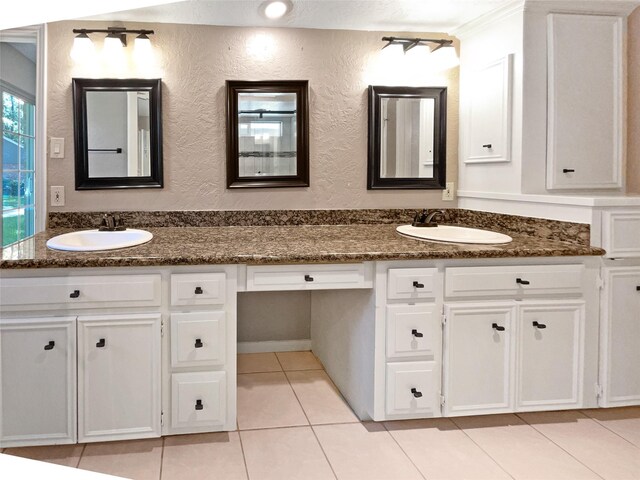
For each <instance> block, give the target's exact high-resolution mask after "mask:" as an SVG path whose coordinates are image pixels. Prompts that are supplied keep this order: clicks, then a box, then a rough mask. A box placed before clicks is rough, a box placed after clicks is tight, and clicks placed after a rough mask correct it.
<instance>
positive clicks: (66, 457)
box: [3, 444, 84, 467]
mask: <svg viewBox="0 0 640 480" xmlns="http://www.w3.org/2000/svg"><path fill="white" fill-rule="evenodd" d="M83 448H84V445H77V444H76V445H48V446H42V447H19V448H5V449H4V452H3V453H6V454H7V455H15V456H17V457H23V458H30V459H31V460H40V461H42V462H48V463H56V464H58V465H64V466H66V467H77V466H78V462H79V461H80V456H81V455H82V449H83Z"/></svg>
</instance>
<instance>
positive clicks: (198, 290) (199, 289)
mask: <svg viewBox="0 0 640 480" xmlns="http://www.w3.org/2000/svg"><path fill="white" fill-rule="evenodd" d="M203 293H204V292H203V291H202V287H196V291H195V294H196V295H202V294H203Z"/></svg>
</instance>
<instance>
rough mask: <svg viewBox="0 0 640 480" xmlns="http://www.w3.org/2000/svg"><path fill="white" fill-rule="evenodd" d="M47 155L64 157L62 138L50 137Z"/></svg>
mask: <svg viewBox="0 0 640 480" xmlns="http://www.w3.org/2000/svg"><path fill="white" fill-rule="evenodd" d="M49 157H50V158H64V138H55V137H51V140H50V142H49Z"/></svg>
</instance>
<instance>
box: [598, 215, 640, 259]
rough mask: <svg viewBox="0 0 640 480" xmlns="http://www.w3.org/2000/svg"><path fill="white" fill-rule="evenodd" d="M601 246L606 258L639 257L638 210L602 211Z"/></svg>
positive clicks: (639, 227)
mask: <svg viewBox="0 0 640 480" xmlns="http://www.w3.org/2000/svg"><path fill="white" fill-rule="evenodd" d="M602 248H604V249H605V250H606V251H607V253H606V255H605V256H606V257H608V258H624V257H640V210H635V211H626V212H625V211H617V212H604V213H603V214H602Z"/></svg>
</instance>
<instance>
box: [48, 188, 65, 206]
mask: <svg viewBox="0 0 640 480" xmlns="http://www.w3.org/2000/svg"><path fill="white" fill-rule="evenodd" d="M50 203H51V206H52V207H64V187H51V202H50Z"/></svg>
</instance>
